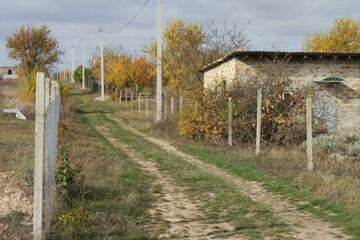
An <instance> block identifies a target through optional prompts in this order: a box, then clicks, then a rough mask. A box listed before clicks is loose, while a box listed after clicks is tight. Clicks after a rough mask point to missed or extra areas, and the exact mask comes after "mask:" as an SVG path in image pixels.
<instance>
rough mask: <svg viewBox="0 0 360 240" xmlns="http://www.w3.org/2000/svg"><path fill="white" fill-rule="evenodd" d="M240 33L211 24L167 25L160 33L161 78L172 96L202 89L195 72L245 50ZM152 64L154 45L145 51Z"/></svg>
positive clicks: (245, 39) (153, 60)
mask: <svg viewBox="0 0 360 240" xmlns="http://www.w3.org/2000/svg"><path fill="white" fill-rule="evenodd" d="M247 44H248V40H247V38H246V36H245V34H244V31H243V30H238V29H237V27H236V26H234V27H233V28H231V29H227V28H225V27H224V29H219V28H217V27H215V25H214V23H213V24H211V25H208V26H207V29H204V28H203V26H202V25H200V23H197V22H195V23H187V22H185V21H183V20H182V19H174V20H171V21H169V23H168V25H167V27H166V30H165V32H164V47H163V59H162V60H163V78H164V85H165V86H166V87H167V90H168V91H170V92H172V94H182V95H186V94H187V92H190V91H192V90H193V89H194V88H201V87H202V74H200V73H199V69H200V68H201V67H203V66H204V65H206V64H208V63H210V62H212V61H214V60H216V59H218V58H219V57H221V56H222V55H223V54H224V53H225V52H227V51H229V50H231V49H234V48H247ZM145 52H146V53H147V54H148V56H149V58H150V59H151V61H152V64H153V65H154V66H155V65H156V42H152V43H150V45H149V46H148V47H147V48H146V49H145Z"/></svg>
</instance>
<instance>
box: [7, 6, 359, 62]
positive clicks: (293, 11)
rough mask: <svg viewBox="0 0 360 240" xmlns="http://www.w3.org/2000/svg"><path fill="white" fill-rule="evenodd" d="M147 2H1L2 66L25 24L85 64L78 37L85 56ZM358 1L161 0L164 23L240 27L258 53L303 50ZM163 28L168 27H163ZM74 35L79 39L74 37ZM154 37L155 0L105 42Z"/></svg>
mask: <svg viewBox="0 0 360 240" xmlns="http://www.w3.org/2000/svg"><path fill="white" fill-rule="evenodd" d="M144 2H145V0H1V1H0V9H1V11H0V66H1V65H12V64H14V63H15V62H14V61H11V60H9V59H8V58H7V50H6V48H5V40H4V39H2V38H5V37H6V36H8V35H9V34H11V33H12V32H14V31H15V30H16V29H17V28H18V27H19V26H20V25H22V24H31V25H38V24H47V25H48V26H49V27H50V28H51V30H52V34H53V36H54V37H55V38H58V40H59V42H60V44H61V48H62V49H63V50H64V51H65V52H66V55H65V56H64V60H63V61H64V62H65V63H66V65H67V66H68V67H69V65H70V56H69V55H70V54H69V52H70V48H71V45H72V44H74V46H75V64H76V65H78V64H81V55H80V54H81V49H80V47H79V44H80V38H81V37H79V35H82V34H88V35H86V36H85V41H86V56H87V58H88V59H90V56H91V54H92V53H94V51H96V46H98V38H95V39H94V37H95V34H94V32H96V31H97V30H98V29H99V28H100V27H102V28H103V29H104V30H105V31H112V30H116V29H118V28H119V27H121V26H123V25H124V24H125V23H126V22H127V21H128V20H129V19H131V18H132V17H133V16H134V15H135V14H136V12H137V11H138V10H139V9H140V8H141V6H142V5H143V4H144ZM359 10H360V1H359V0H163V20H164V22H165V23H166V21H168V20H169V19H172V18H183V19H185V20H187V21H199V22H201V23H203V24H206V23H209V22H211V21H212V20H214V21H215V22H216V24H218V25H224V24H226V25H229V26H231V25H233V24H237V25H238V26H239V28H245V29H246V34H247V36H248V38H249V40H250V41H251V48H252V49H254V50H271V49H276V50H300V49H301V47H302V43H303V41H304V39H305V37H306V35H307V34H308V33H311V32H314V31H322V30H326V29H329V28H330V27H331V25H332V22H333V20H334V19H335V18H337V17H342V16H352V17H354V18H358V14H359ZM164 25H165V24H164ZM74 36H76V37H74ZM155 37H156V0H150V1H149V3H148V4H147V5H146V7H145V8H144V10H143V11H142V12H141V14H140V15H139V16H138V17H137V18H136V19H135V20H134V22H132V24H130V25H129V26H128V27H127V28H125V29H124V30H123V31H121V32H117V33H113V34H106V35H105V36H104V41H105V44H112V45H113V46H117V45H122V46H123V48H125V49H128V50H130V51H131V52H136V51H137V52H138V51H139V50H141V49H142V48H143V46H144V45H145V44H147V43H148V42H149V41H150V40H152V39H155Z"/></svg>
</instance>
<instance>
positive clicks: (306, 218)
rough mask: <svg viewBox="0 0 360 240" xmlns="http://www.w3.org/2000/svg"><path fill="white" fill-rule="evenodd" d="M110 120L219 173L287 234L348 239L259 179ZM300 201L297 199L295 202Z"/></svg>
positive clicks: (315, 239)
mask: <svg viewBox="0 0 360 240" xmlns="http://www.w3.org/2000/svg"><path fill="white" fill-rule="evenodd" d="M108 117H109V118H110V119H111V120H112V121H114V122H116V123H118V124H119V125H120V126H121V127H122V128H124V129H126V130H128V131H130V132H132V133H133V134H136V135H137V136H140V137H143V138H144V139H146V140H147V141H149V142H151V143H153V144H156V145H157V146H159V147H160V148H162V149H164V150H166V151H168V152H170V153H172V154H175V155H177V156H180V157H181V158H183V159H184V160H186V161H187V162H189V163H191V164H193V165H195V166H197V167H199V168H200V169H201V170H203V171H205V172H207V173H209V174H213V175H216V176H219V177H221V178H223V179H224V180H225V181H227V182H228V183H229V184H232V185H233V186H234V187H236V188H237V189H239V190H240V191H241V192H242V193H243V194H245V195H246V196H248V197H250V198H251V199H252V200H253V201H256V202H260V203H262V204H265V205H267V206H269V207H270V208H271V209H272V211H273V213H274V214H275V216H277V217H279V218H280V219H282V220H283V221H284V222H286V223H287V224H289V226H290V228H291V230H292V232H291V236H292V237H293V238H295V239H303V240H308V239H312V240H331V239H351V237H349V236H347V235H345V234H344V233H343V232H342V231H341V229H339V228H337V227H336V226H334V225H333V224H331V223H329V222H326V221H323V220H321V219H319V218H317V217H316V216H314V215H312V214H310V213H308V212H305V211H302V210H299V209H298V207H297V206H296V205H295V204H294V203H291V202H289V201H288V200H286V199H284V197H283V196H280V195H277V194H275V193H273V192H269V191H268V190H266V189H265V187H264V186H262V184H261V183H259V182H255V181H248V180H245V179H243V178H241V177H239V176H235V175H232V174H230V173H228V172H226V171H224V170H222V169H220V168H218V167H216V166H214V165H211V164H207V163H205V162H203V161H201V160H199V159H197V158H195V157H193V156H191V155H189V154H186V153H184V152H182V151H180V150H178V149H177V148H176V147H174V146H172V145H171V144H170V143H168V142H166V141H164V140H160V139H156V138H153V137H150V136H148V135H146V134H144V133H141V132H139V131H138V130H136V129H134V128H132V127H130V126H128V125H126V124H125V123H123V122H122V121H121V120H119V119H116V118H113V117H111V116H108ZM299 205H301V203H299Z"/></svg>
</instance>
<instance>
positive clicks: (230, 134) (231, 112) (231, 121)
mask: <svg viewBox="0 0 360 240" xmlns="http://www.w3.org/2000/svg"><path fill="white" fill-rule="evenodd" d="M232 123H233V106H232V98H231V97H229V119H228V144H229V146H232V145H233V129H232Z"/></svg>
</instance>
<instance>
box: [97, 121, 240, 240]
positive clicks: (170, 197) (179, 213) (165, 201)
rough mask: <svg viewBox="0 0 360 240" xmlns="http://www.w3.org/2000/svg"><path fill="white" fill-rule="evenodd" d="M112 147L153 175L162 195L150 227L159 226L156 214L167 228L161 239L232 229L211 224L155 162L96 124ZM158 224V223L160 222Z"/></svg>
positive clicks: (208, 236)
mask: <svg viewBox="0 0 360 240" xmlns="http://www.w3.org/2000/svg"><path fill="white" fill-rule="evenodd" d="M96 129H97V131H98V132H99V133H100V134H102V135H103V136H104V137H105V138H106V139H107V140H108V141H109V142H110V143H111V144H112V145H113V146H115V147H116V148H118V149H121V150H122V151H124V152H125V153H126V154H127V155H128V156H129V157H130V159H131V160H132V161H134V162H136V163H138V164H139V165H140V166H141V168H142V169H143V170H144V171H146V172H148V173H150V174H151V175H153V176H155V177H156V179H157V180H156V182H154V183H153V186H155V185H160V186H161V187H162V192H163V194H162V195H160V194H159V196H158V199H157V203H156V204H155V206H154V208H153V209H152V210H151V212H150V213H151V215H152V216H153V217H152V219H153V220H152V221H153V222H152V223H151V224H150V225H151V226H150V227H152V228H156V229H158V228H159V227H161V226H158V225H159V222H158V221H156V219H157V217H158V216H160V218H161V219H163V220H165V221H166V223H167V224H168V225H169V228H168V229H167V231H166V232H165V233H164V234H161V235H160V236H159V238H160V239H194V240H195V239H196V240H201V239H219V238H218V237H215V236H211V235H212V233H213V232H215V231H219V230H221V231H223V232H231V231H233V230H234V229H233V227H232V226H231V225H230V224H227V223H222V224H210V223H207V222H206V221H205V219H204V216H203V215H202V214H201V212H200V210H199V208H198V207H197V206H196V205H195V204H194V203H193V202H192V201H190V199H189V198H188V197H187V196H186V194H184V189H182V188H180V187H178V186H177V185H176V184H175V183H174V181H173V180H172V179H170V178H169V177H167V176H164V175H163V174H162V173H161V172H160V171H159V170H158V168H157V166H156V163H155V162H154V161H149V160H146V159H145V158H144V157H143V156H142V155H141V154H140V153H138V152H136V151H134V150H133V149H131V148H130V147H129V146H128V145H127V144H124V143H123V142H120V141H119V140H117V139H115V138H113V137H112V136H111V134H110V133H109V131H108V129H106V128H105V127H96ZM160 225H161V223H160ZM226 239H239V240H240V239H242V237H240V236H236V237H226Z"/></svg>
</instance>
